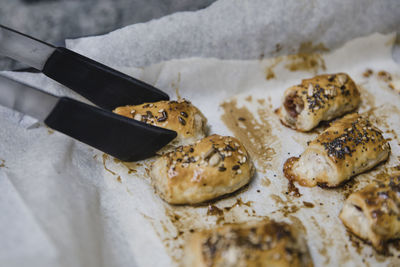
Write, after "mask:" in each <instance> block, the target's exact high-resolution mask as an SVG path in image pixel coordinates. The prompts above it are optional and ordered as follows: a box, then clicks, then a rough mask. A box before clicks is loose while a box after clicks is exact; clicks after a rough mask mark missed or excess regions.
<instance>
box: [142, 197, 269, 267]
mask: <svg viewBox="0 0 400 267" xmlns="http://www.w3.org/2000/svg"><path fill="white" fill-rule="evenodd" d="M234 200H235V202H233V203H232V204H230V205H224V206H220V207H218V206H217V205H216V204H209V205H208V206H198V207H192V206H186V205H184V206H173V205H168V204H165V205H164V210H165V216H164V218H163V219H161V220H157V219H155V218H153V217H150V216H148V215H145V214H142V215H143V216H144V218H145V219H146V220H147V221H148V222H149V223H150V224H151V225H152V227H153V229H154V230H155V232H156V234H157V236H158V237H159V239H160V240H161V241H162V243H163V245H164V247H165V249H166V252H167V254H168V255H169V256H170V257H171V258H172V260H173V261H174V262H175V263H179V261H180V259H181V258H182V256H183V247H184V245H185V242H186V240H187V239H188V238H189V237H190V235H191V234H192V233H194V232H196V231H199V230H203V229H208V228H210V227H214V226H215V224H218V225H223V224H227V223H241V222H247V221H249V218H253V219H256V220H258V219H266V218H268V217H266V216H257V215H256V214H255V213H256V212H255V211H254V210H253V209H252V208H251V207H252V204H253V202H252V201H243V200H242V199H241V198H240V197H239V198H236V199H234ZM250 220H252V219H250Z"/></svg>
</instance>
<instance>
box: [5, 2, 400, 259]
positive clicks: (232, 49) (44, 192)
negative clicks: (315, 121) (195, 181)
mask: <svg viewBox="0 0 400 267" xmlns="http://www.w3.org/2000/svg"><path fill="white" fill-rule="evenodd" d="M398 7H399V4H398V2H397V1H386V2H384V3H381V2H380V3H378V1H370V2H368V3H366V2H365V1H353V2H352V3H349V2H345V1H329V2H327V1H310V2H306V1H285V2H281V1H223V0H222V1H218V2H216V3H215V4H213V5H212V6H210V7H209V8H207V9H204V10H201V11H197V12H183V13H177V14H173V15H171V16H167V17H164V18H161V19H159V20H154V21H150V22H148V23H143V24H136V25H132V26H128V27H125V28H123V29H121V30H117V31H115V32H112V33H110V34H107V35H104V36H97V37H90V38H82V39H78V40H69V41H68V42H67V45H68V47H69V48H71V49H73V50H75V51H77V52H80V53H82V54H85V55H87V56H89V57H92V58H94V59H96V60H99V61H101V62H103V63H105V64H108V65H110V66H113V67H115V68H117V69H119V70H121V71H123V72H125V73H127V74H129V75H132V76H134V77H136V78H139V79H142V80H144V81H146V82H148V83H150V84H152V85H154V86H156V87H158V88H160V89H162V90H164V91H165V92H167V93H168V94H169V95H170V96H171V98H177V94H179V95H180V96H182V97H184V98H187V99H189V100H191V101H192V102H193V104H194V105H196V106H197V107H199V109H200V110H201V111H202V112H203V113H204V115H205V116H206V117H207V118H208V120H209V126H210V129H211V133H218V134H224V135H232V134H238V133H241V134H242V136H246V134H248V135H249V138H244V139H245V140H242V141H243V142H244V143H245V145H249V146H252V145H253V146H254V144H252V143H251V141H250V139H251V137H257V138H258V140H261V142H262V143H260V144H259V147H260V149H261V150H265V152H266V153H267V155H266V156H265V158H263V156H262V155H261V154H260V155H258V154H257V150H256V149H254V152H253V153H254V155H252V156H253V160H254V161H255V163H256V165H257V174H256V176H255V177H254V179H253V180H252V182H251V184H250V185H249V186H248V187H247V188H246V189H245V190H243V191H242V192H239V193H238V194H235V195H233V196H230V197H228V198H226V199H223V200H220V201H217V202H216V203H213V205H215V206H217V207H219V208H221V209H222V208H224V207H230V209H229V211H228V212H225V213H224V214H223V215H222V217H221V216H213V215H207V206H203V207H187V206H179V207H174V206H170V205H168V204H167V203H165V202H163V201H162V200H161V199H160V198H159V197H158V196H157V195H156V194H155V193H154V190H153V188H152V187H151V185H150V179H149V177H148V175H147V171H146V169H148V168H149V166H150V163H151V162H152V160H154V159H149V160H146V161H142V162H139V163H134V164H130V165H129V168H128V167H127V166H126V165H124V164H123V163H121V162H119V161H115V160H113V158H112V157H109V156H107V155H104V154H103V153H101V152H100V151H97V150H95V149H92V148H90V147H88V146H86V145H84V144H82V143H80V142H77V141H74V140H73V139H71V138H69V137H67V136H65V135H63V134H61V133H57V132H54V131H52V130H51V129H49V128H47V127H45V126H43V125H38V124H37V123H36V121H35V120H34V119H33V118H30V117H28V116H23V115H22V114H20V113H17V112H13V111H11V110H9V109H6V108H3V107H0V121H1V127H0V140H1V142H0V211H1V216H0V234H1V242H0V265H1V266H3V265H4V266H24V265H26V264H29V265H31V266H175V265H177V263H178V262H179V259H180V257H181V256H182V247H183V246H184V239H185V238H186V237H187V236H189V234H190V232H191V231H196V230H198V229H203V228H208V227H215V225H216V224H223V223H225V222H244V221H250V220H261V219H265V218H267V217H268V218H270V219H276V220H283V221H286V222H288V223H291V224H293V225H294V226H295V227H297V228H300V230H301V231H303V232H304V234H305V235H306V237H307V240H308V246H309V248H310V251H311V254H312V257H313V260H314V262H315V265H316V266H325V265H330V266H360V265H364V262H368V263H370V264H371V265H372V264H376V265H382V266H383V265H388V264H393V265H396V264H397V265H398V264H399V262H398V259H397V255H398V254H399V252H398V251H396V250H395V249H394V248H393V247H391V251H392V253H393V256H391V257H386V256H382V255H378V254H376V253H375V252H374V251H373V250H372V249H371V247H369V246H368V245H365V244H363V243H360V242H358V243H357V241H355V240H354V239H352V238H351V237H350V236H349V235H348V233H346V229H345V228H344V226H343V225H342V224H341V222H340V220H339V219H338V217H337V215H338V213H339V211H340V209H341V207H342V204H343V200H344V199H345V196H346V194H347V193H348V192H349V190H355V189H359V188H362V187H363V186H364V185H365V184H367V183H368V182H369V181H371V180H373V179H374V177H375V176H376V174H377V173H380V172H384V171H385V168H388V167H390V166H396V165H399V158H398V157H399V155H400V151H399V150H400V149H399V142H400V141H399V137H398V135H399V134H400V124H399V121H400V112H399V110H400V104H399V103H400V101H399V100H400V99H399V98H400V96H399V92H400V69H399V65H397V64H396V63H395V62H394V61H393V59H392V56H391V52H392V46H393V44H394V40H395V35H394V34H386V35H383V34H377V33H376V34H373V33H374V32H382V33H390V32H393V31H394V30H396V26H397V27H398V25H400V22H399V17H398V12H396V11H398V10H399V8H398ZM396 8H397V9H396ZM371 34H372V35H371ZM366 35H369V36H366ZM360 36H364V37H360ZM356 37H360V38H356ZM354 38H356V39H354ZM352 39H354V40H352ZM344 43H346V44H344ZM335 48H337V49H335ZM289 53H290V54H293V53H294V54H296V53H300V54H299V55H296V56H285V55H286V54H289ZM272 56H274V57H275V58H272ZM367 69H371V70H372V71H373V73H372V75H370V76H369V77H365V76H364V75H363V74H364V73H365V71H366V70H367ZM339 71H341V72H347V73H348V74H349V75H350V76H351V77H352V78H353V79H354V80H355V81H356V83H357V84H359V85H360V87H361V88H362V90H361V94H362V99H363V103H362V105H361V107H360V110H359V111H360V112H370V113H369V115H370V116H371V119H372V121H373V122H374V123H376V124H377V125H378V126H379V128H381V129H382V130H383V131H384V134H385V137H387V138H390V140H391V141H390V144H391V147H392V155H391V157H390V159H389V161H388V162H387V163H385V164H384V165H380V166H379V167H378V168H376V169H374V170H373V171H371V172H368V173H365V174H362V175H359V176H357V177H356V178H355V179H354V182H351V184H349V186H347V187H346V188H345V189H343V188H342V189H335V190H325V189H321V188H318V187H317V188H303V187H300V186H298V188H299V190H300V193H301V194H302V196H301V197H300V198H296V197H292V196H290V195H287V194H286V192H287V191H288V190H287V180H286V179H285V178H284V176H283V174H282V164H283V162H284V161H285V160H286V159H287V158H288V157H290V156H297V155H299V154H300V153H301V152H302V151H303V150H304V147H305V145H306V142H307V141H308V140H310V139H312V138H314V137H315V136H316V134H317V133H315V132H314V133H311V134H301V133H297V132H295V131H292V130H290V129H288V128H285V127H283V126H282V125H281V124H280V123H279V120H278V119H277V117H276V115H275V114H274V112H273V111H274V110H275V109H276V108H277V107H278V106H279V102H280V100H281V97H282V94H283V91H284V90H285V89H286V88H287V87H289V86H291V85H294V84H298V83H300V81H301V79H302V78H307V77H311V76H313V75H315V74H317V73H333V72H339ZM380 71H386V72H387V73H388V74H390V75H391V77H392V80H391V81H389V80H387V79H385V78H384V77H383V76H382V75H379V74H378V73H379V72H380ZM5 74H6V75H8V76H12V77H14V78H15V79H18V80H22V81H24V82H26V83H29V84H31V85H34V86H37V87H39V88H42V89H44V90H46V91H48V92H51V93H54V94H57V95H67V96H70V97H74V98H76V99H80V100H82V98H81V97H80V96H78V95H76V94H75V93H73V92H71V91H69V90H68V89H66V88H65V87H62V86H60V85H59V84H57V83H56V82H53V81H50V80H49V79H47V78H46V77H44V76H43V75H41V74H32V73H11V72H6V73H5ZM249 96H251V97H249ZM224 103H225V104H224ZM230 109H232V110H233V111H237V112H239V113H240V114H242V115H244V116H248V117H247V118H248V119H249V120H248V121H251V122H252V123H251V125H245V126H244V127H242V128H240V129H238V128H232V125H231V126H230V127H228V126H227V125H226V124H225V123H224V122H223V118H228V119H229V118H231V119H235V114H234V112H233V113H232V114H233V115H229V110H230ZM229 116H231V117H229ZM257 127H258V128H257ZM267 130H268V134H267V133H266V132H267ZM240 131H242V132H240ZM247 139H248V140H247ZM350 185H351V186H350ZM243 203H244V204H243ZM305 203H311V204H312V207H311V205H310V204H305ZM357 244H358V245H357Z"/></svg>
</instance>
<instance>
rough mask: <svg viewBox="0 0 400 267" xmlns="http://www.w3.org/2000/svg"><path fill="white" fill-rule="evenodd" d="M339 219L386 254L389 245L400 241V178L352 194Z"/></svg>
mask: <svg viewBox="0 0 400 267" xmlns="http://www.w3.org/2000/svg"><path fill="white" fill-rule="evenodd" d="M339 217H340V219H341V220H342V222H343V223H344V224H345V225H346V226H347V227H348V228H349V229H350V230H351V231H352V232H353V233H354V234H355V235H357V236H359V237H360V238H362V239H365V240H367V241H369V242H371V243H372V245H373V246H374V248H375V249H377V250H378V251H382V250H383V249H384V247H385V242H386V241H388V240H390V239H395V238H400V174H397V175H395V176H392V177H391V178H390V179H388V180H386V181H376V182H374V183H372V184H370V185H368V186H366V187H365V188H364V189H362V190H360V191H358V192H355V193H353V194H351V195H350V196H349V197H348V199H347V200H346V202H345V205H344V207H343V209H342V211H341V213H340V216H339Z"/></svg>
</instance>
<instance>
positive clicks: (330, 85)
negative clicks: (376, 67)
mask: <svg viewBox="0 0 400 267" xmlns="http://www.w3.org/2000/svg"><path fill="white" fill-rule="evenodd" d="M359 104H360V93H359V91H358V89H357V85H356V84H355V83H354V81H353V80H352V79H351V78H350V76H349V75H347V74H345V73H337V74H325V75H319V76H315V77H314V78H311V79H305V80H302V81H301V84H299V85H295V86H292V87H290V88H288V89H287V90H286V91H285V94H284V100H283V105H282V106H281V107H280V108H279V109H278V114H279V117H280V120H281V122H282V123H283V124H284V125H286V126H288V127H291V128H293V129H296V130H298V131H302V132H306V131H310V130H311V129H313V128H314V127H315V126H317V125H318V124H319V123H320V122H321V121H327V120H332V119H334V118H337V117H340V116H342V115H343V114H345V113H348V112H350V111H352V110H354V109H356V108H357V107H358V105H359Z"/></svg>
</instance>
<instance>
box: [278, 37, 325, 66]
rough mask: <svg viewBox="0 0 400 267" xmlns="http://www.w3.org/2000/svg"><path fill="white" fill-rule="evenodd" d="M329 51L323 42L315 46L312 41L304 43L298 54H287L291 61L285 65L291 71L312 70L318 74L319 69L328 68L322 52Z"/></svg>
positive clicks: (287, 58) (288, 59)
mask: <svg viewBox="0 0 400 267" xmlns="http://www.w3.org/2000/svg"><path fill="white" fill-rule="evenodd" d="M327 51H329V50H328V49H327V48H326V47H325V46H324V45H323V44H322V43H319V44H317V45H315V46H313V44H312V42H305V43H302V44H301V45H300V48H299V51H298V53H297V54H295V55H289V56H286V60H287V61H289V63H287V64H286V65H285V67H286V68H287V69H288V70H290V71H311V72H313V73H314V74H317V73H318V71H319V70H323V71H324V70H326V66H325V60H324V58H323V57H322V55H321V53H322V52H327Z"/></svg>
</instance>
